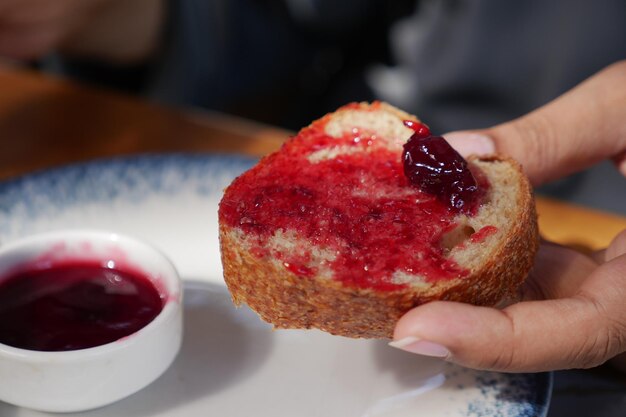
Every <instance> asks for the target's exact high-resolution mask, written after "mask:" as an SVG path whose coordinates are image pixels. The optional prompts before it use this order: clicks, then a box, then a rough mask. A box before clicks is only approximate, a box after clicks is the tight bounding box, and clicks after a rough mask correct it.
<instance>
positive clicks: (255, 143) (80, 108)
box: [0, 68, 626, 417]
mask: <svg viewBox="0 0 626 417" xmlns="http://www.w3.org/2000/svg"><path fill="white" fill-rule="evenodd" d="M289 135H290V132H288V131H285V130H282V129H278V128H274V127H270V126H266V125H262V124H258V123H254V122H250V121H247V120H242V119H238V118H234V117H231V116H226V115H223V114H216V113H210V112H206V111H196V110H182V111H181V110H176V109H170V108H166V107H160V106H157V105H153V104H148V103H146V102H145V101H141V100H138V99H134V98H130V97H126V96H122V95H117V94H113V93H110V92H107V91H98V90H94V89H88V88H85V87H79V86H77V85H75V84H72V83H69V82H66V81H61V80H58V79H54V78H48V77H45V76H41V75H38V74H36V73H33V72H27V71H25V70H17V69H15V68H13V69H11V68H4V69H2V68H0V141H2V151H1V152H0V180H3V179H6V178H9V177H13V176H16V175H21V174H25V173H28V172H32V171H34V170H40V169H45V168H49V167H53V166H58V165H63V164H67V163H72V162H77V161H85V160H89V159H93V158H102V157H113V156H117V155H126V154H133V153H143V152H174V151H176V152H180V151H184V152H235V153H244V154H249V155H255V156H261V155H264V154H266V153H268V152H271V151H273V150H275V149H277V148H278V147H279V146H280V144H281V143H282V142H283V141H284V140H285V138H287V137H288V136H289ZM537 203H538V210H539V215H540V228H541V230H542V233H543V234H544V236H546V237H547V238H549V239H553V240H556V241H558V242H561V243H566V244H574V245H576V246H578V247H582V248H585V249H598V248H601V247H604V246H606V245H607V244H608V243H609V242H610V240H611V239H612V238H613V237H614V236H615V235H616V234H617V233H618V232H619V231H620V230H622V229H626V218H624V217H620V216H616V215H612V214H608V213H602V212H598V211H594V210H589V209H586V208H583V207H574V206H571V205H569V204H565V203H562V202H558V201H553V200H547V199H544V198H538V199H537ZM555 375H556V380H555V381H556V382H555V389H554V396H553V406H552V408H551V410H550V416H556V417H560V416H569V415H573V414H572V413H573V411H572V410H574V409H576V410H577V411H576V412H575V413H574V414H576V415H602V416H611V417H613V416H614V415H615V416H617V415H621V414H619V413H620V411H619V410H618V409H616V410H618V414H613V413H607V414H597V411H598V410H600V409H602V407H601V406H600V405H601V404H605V403H606V402H607V401H608V402H610V403H616V402H617V403H620V402H621V403H622V404H623V401H626V396H625V395H622V393H621V392H622V390H623V389H622V387H623V386H624V384H623V382H622V378H623V377H622V376H620V375H616V374H615V373H614V371H612V370H610V368H609V369H607V368H606V367H601V368H598V369H596V370H592V371H563V372H557V373H556V374H555ZM607 390H608V391H607ZM580 393H583V394H584V395H582V396H581V395H580ZM607 395H608V397H607ZM572 404H574V405H573V406H572ZM572 407H574V408H572ZM605 408H606V407H605ZM581 410H582V413H583V414H579V411H581ZM588 412H591V414H589V413H588Z"/></svg>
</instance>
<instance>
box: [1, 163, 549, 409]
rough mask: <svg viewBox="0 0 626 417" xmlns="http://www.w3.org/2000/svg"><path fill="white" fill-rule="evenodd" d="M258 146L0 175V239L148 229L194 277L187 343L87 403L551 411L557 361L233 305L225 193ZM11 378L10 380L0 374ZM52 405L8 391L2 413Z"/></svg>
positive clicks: (186, 275) (143, 234)
mask: <svg viewBox="0 0 626 417" xmlns="http://www.w3.org/2000/svg"><path fill="white" fill-rule="evenodd" d="M253 163H254V160H252V159H249V158H245V157H239V156H224V155H144V156H136V157H128V158H122V159H114V160H102V161H95V162H91V163H87V164H81V165H72V166H68V167H64V168H60V169H55V170H51V171H45V172H41V173H37V174H33V175H29V176H26V177H23V178H19V179H16V180H12V181H8V182H5V183H2V184H0V240H1V241H2V242H8V241H11V240H14V239H17V238H19V237H22V236H26V235H31V234H34V233H38V232H44V231H50V230H56V229H67V228H96V229H105V230H110V231H115V232H119V233H124V234H128V235H131V236H134V237H136V238H140V239H143V240H145V241H147V242H149V243H151V244H153V245H154V246H156V247H158V248H160V249H161V250H162V251H163V252H165V253H166V254H167V255H168V256H169V257H170V258H171V259H172V261H173V262H174V264H175V265H176V267H177V268H178V270H179V272H180V274H181V276H182V277H183V279H185V280H186V281H187V282H186V290H185V317H184V319H185V338H184V341H183V347H182V350H181V352H180V354H179V356H178V358H177V359H176V361H175V362H174V364H173V365H172V366H171V367H170V369H169V370H168V371H167V372H166V373H165V374H164V375H163V376H161V377H160V378H159V379H158V380H157V381H156V382H154V383H153V384H152V385H150V386H149V387H147V388H145V389H144V390H142V391H140V392H138V393H136V394H134V395H132V396H131V397H128V398H127V399H125V400H122V401H120V402H118V403H116V404H113V405H110V406H107V407H104V408H101V409H98V410H94V411H91V412H87V413H80V414H74V415H75V416H85V417H87V416H89V417H91V416H93V417H96V416H98V417H100V416H102V417H109V416H124V417H135V416H136V417H144V416H146V417H147V416H164V417H170V416H172V417H173V416H176V417H195V416H209V415H214V416H229V417H230V416H252V415H254V416H255V417H266V416H268V417H269V416H271V417H283V416H285V417H287V416H289V417H295V416H298V417H314V416H316V417H317V416H319V417H334V416H337V417H339V416H341V417H350V416H354V417H366V416H368V417H373V416H387V417H392V416H393V417H400V416H430V417H439V416H446V417H456V416H459V417H465V416H503V417H534V416H544V415H545V414H546V412H547V407H548V402H549V397H550V389H551V381H552V380H551V375H550V374H517V375H505V374H498V373H491V372H477V371H470V370H466V369H463V368H459V367H456V366H453V365H449V364H445V363H444V362H441V361H439V360H435V359H429V358H423V357H418V356H416V355H411V354H408V353H404V352H401V351H398V350H396V349H392V348H389V347H388V346H387V345H386V343H385V342H384V341H371V340H352V339H346V338H342V337H336V336H330V335H327V334H325V333H322V332H319V331H297V330H279V331H272V330H271V326H269V325H267V324H265V323H263V322H261V321H260V320H259V319H258V318H257V316H256V315H255V314H254V313H253V312H252V311H250V310H249V309H248V308H245V307H244V308H240V309H235V308H234V307H233V305H232V303H231V301H230V298H229V296H228V293H227V291H226V289H225V286H224V284H223V280H222V270H221V264H220V260H219V249H218V239H217V236H218V233H217V206H218V203H219V200H220V198H221V195H222V190H223V189H224V187H225V186H226V185H227V184H228V183H229V182H230V181H231V180H232V179H233V178H234V177H235V176H236V175H238V174H239V173H241V172H242V171H244V170H245V169H247V168H249V167H250V166H251V165H252V164H253ZM0 383H10V382H9V381H0ZM43 415H45V414H44V413H39V412H35V411H32V410H26V409H20V408H16V407H13V406H11V405H8V404H3V403H0V416H2V417H35V416H43Z"/></svg>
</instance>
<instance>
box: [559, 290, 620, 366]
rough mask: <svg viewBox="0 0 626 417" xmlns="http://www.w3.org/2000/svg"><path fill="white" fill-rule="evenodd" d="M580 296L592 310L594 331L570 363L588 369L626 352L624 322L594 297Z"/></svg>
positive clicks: (574, 354)
mask: <svg viewBox="0 0 626 417" xmlns="http://www.w3.org/2000/svg"><path fill="white" fill-rule="evenodd" d="M582 296H583V298H585V299H586V300H587V301H588V302H589V303H590V305H591V306H592V308H593V313H594V314H593V317H594V319H593V321H594V323H592V325H593V326H594V327H593V328H594V329H596V331H595V334H593V335H591V336H590V337H589V338H588V339H587V341H586V343H585V344H584V345H583V346H582V348H581V349H579V350H577V351H576V352H573V357H572V358H571V363H575V364H578V365H579V366H580V367H581V368H587V369H588V368H593V367H595V366H598V365H601V364H603V363H604V362H606V361H607V360H609V359H611V358H612V357H613V356H616V355H618V354H619V353H621V352H623V351H624V350H626V322H625V321H624V320H621V319H620V317H615V316H613V315H612V313H611V311H609V310H607V308H606V307H605V306H604V304H603V303H601V302H600V301H598V300H597V299H596V298H595V297H593V296H590V295H588V294H584V293H583V294H582Z"/></svg>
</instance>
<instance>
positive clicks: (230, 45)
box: [0, 0, 626, 214]
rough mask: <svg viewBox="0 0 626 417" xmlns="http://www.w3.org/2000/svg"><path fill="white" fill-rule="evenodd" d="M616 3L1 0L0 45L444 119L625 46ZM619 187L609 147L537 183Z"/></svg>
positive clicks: (573, 75) (193, 102) (85, 67)
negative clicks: (587, 163)
mask: <svg viewBox="0 0 626 417" xmlns="http://www.w3.org/2000/svg"><path fill="white" fill-rule="evenodd" d="M624 16H626V3H625V2H623V1H620V0H602V1H601V2H599V3H598V2H593V3H592V2H588V1H582V0H573V1H567V2H566V1H562V0H543V1H539V0H528V1H522V0H515V1H507V2H498V1H493V0H471V1H470V0H422V1H415V0H395V1H384V0H344V1H341V2H337V1H332V0H57V1H55V2H49V1H47V0H0V56H3V57H4V59H5V60H7V61H10V62H12V63H13V64H15V63H20V65H29V66H31V67H34V68H37V69H40V70H42V71H45V72H49V73H54V74H57V75H62V76H65V77H69V78H72V79H74V80H79V81H81V82H85V83H89V84H95V85H97V86H100V87H105V88H113V89H116V90H120V91H124V92H127V93H131V94H136V95H140V96H143V97H145V98H148V99H150V100H154V101H157V102H161V103H165V104H168V105H172V106H184V107H201V108H205V109H212V110H217V111H221V112H226V113H230V114H234V115H239V116H243V117H246V118H250V119H254V120H258V121H262V122H266V123H270V124H273V125H277V126H282V127H285V128H288V129H292V130H295V129H298V128H299V127H301V126H304V125H306V124H308V123H309V122H310V121H311V120H313V119H315V118H317V117H319V116H321V115H322V114H324V113H327V112H329V111H332V110H333V109H335V108H336V107H338V106H340V105H342V104H345V103H346V102H349V101H358V100H372V99H381V100H386V101H388V102H390V103H392V104H394V105H396V106H398V107H400V108H403V109H405V110H407V111H408V112H411V113H414V114H417V115H418V116H419V117H420V118H421V119H423V120H424V121H426V122H427V123H428V124H429V125H430V126H431V128H432V130H433V131H435V132H438V133H443V132H447V131H451V130H457V129H472V128H482V127H487V126H491V125H494V124H496V123H500V122H503V121H507V120H510V119H512V118H515V117H517V116H520V115H522V114H524V113H526V112H528V111H530V110H532V109H534V108H536V107H538V106H541V105H542V104H544V103H546V102H548V101H550V100H551V99H553V98H555V97H557V96H558V95H560V94H561V93H563V92H565V91H567V90H568V89H570V88H572V87H573V86H574V85H576V84H578V83H579V82H581V81H582V80H584V79H585V78H587V77H589V76H590V75H592V74H593V73H595V72H597V71H599V70H600V69H602V68H603V67H605V66H607V65H609V64H611V63H613V62H616V61H618V60H620V59H623V58H624V57H625V55H626V30H625V29H624V25H623V22H624ZM590 140H593V138H590ZM625 191H626V185H625V184H624V182H623V180H622V178H621V177H620V176H619V175H618V173H617V172H616V170H614V169H613V167H612V166H611V164H610V163H608V162H607V163H603V164H601V165H600V166H598V167H596V168H594V169H593V170H590V171H589V172H587V173H581V174H577V175H575V176H573V177H571V178H567V179H564V180H561V181H558V182H557V183H555V184H549V185H548V186H545V187H543V188H541V189H540V190H539V192H540V193H545V194H548V195H552V196H556V197H558V198H561V199H564V200H567V201H571V202H575V203H581V204H584V205H587V206H592V207H597V208H602V209H605V210H610V211H613V212H617V213H621V214H624V213H626V192H625Z"/></svg>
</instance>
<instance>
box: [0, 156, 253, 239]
mask: <svg viewBox="0 0 626 417" xmlns="http://www.w3.org/2000/svg"><path fill="white" fill-rule="evenodd" d="M257 160H258V159H256V158H252V157H246V156H240V155H227V154H224V155H221V154H185V153H179V154H143V155H132V156H126V157H119V158H112V159H99V160H95V161H91V162H83V163H76V164H71V165H66V166H62V167H58V168H51V169H49V170H43V171H38V172H35V173H32V174H27V175H24V176H21V177H17V178H15V179H10V180H7V181H4V182H0V216H3V215H7V214H11V212H12V210H14V209H16V208H17V206H18V205H19V209H20V210H22V211H24V210H26V214H29V215H33V216H34V215H36V214H37V213H38V212H40V211H42V210H44V211H46V212H50V211H54V210H58V209H60V208H62V207H66V206H67V205H73V204H80V203H81V202H84V201H89V202H96V203H98V202H107V201H110V200H113V199H115V198H116V197H117V196H119V195H123V196H124V198H127V199H132V201H137V202H139V201H141V200H142V199H143V198H145V197H146V196H147V195H149V194H150V193H153V192H155V191H158V192H159V193H162V194H175V193H176V192H177V190H178V188H179V187H180V183H181V181H184V182H185V183H186V184H187V185H189V184H191V185H192V186H193V187H194V189H195V191H196V192H197V193H198V194H199V195H221V193H222V191H223V189H224V188H225V187H226V186H227V185H228V184H229V183H230V182H231V181H232V179H233V178H234V177H236V176H237V175H239V174H240V173H242V172H243V171H245V170H246V169H248V168H250V167H251V166H252V165H253V164H254V163H255V162H256V161H257ZM172 172H175V173H176V174H178V175H175V176H174V177H172V176H171V175H170V174H171V173H172ZM148 173H149V175H147V174H148ZM207 178H208V179H210V180H207ZM78 185H81V186H78ZM103 185H106V186H103ZM3 226H6V222H3V221H2V218H1V217H0V233H2V232H3V231H4V230H3Z"/></svg>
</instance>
